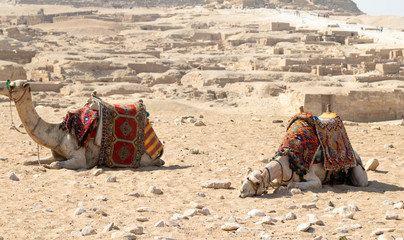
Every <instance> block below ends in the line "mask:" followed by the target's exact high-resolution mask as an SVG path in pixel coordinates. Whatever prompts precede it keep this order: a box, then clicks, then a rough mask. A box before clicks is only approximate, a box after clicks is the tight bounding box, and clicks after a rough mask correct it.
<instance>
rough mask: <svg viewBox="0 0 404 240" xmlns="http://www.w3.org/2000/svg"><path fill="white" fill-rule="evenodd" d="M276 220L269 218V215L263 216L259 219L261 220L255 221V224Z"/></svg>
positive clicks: (269, 222)
mask: <svg viewBox="0 0 404 240" xmlns="http://www.w3.org/2000/svg"><path fill="white" fill-rule="evenodd" d="M276 221H277V220H275V219H273V218H271V217H270V216H265V217H263V218H262V219H261V221H259V222H256V223H255V224H271V223H273V222H276Z"/></svg>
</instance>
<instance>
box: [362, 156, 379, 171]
mask: <svg viewBox="0 0 404 240" xmlns="http://www.w3.org/2000/svg"><path fill="white" fill-rule="evenodd" d="M378 166H379V160H377V159H376V158H371V159H369V160H368V161H367V162H366V164H365V170H366V171H375V170H376V168H377V167H378Z"/></svg>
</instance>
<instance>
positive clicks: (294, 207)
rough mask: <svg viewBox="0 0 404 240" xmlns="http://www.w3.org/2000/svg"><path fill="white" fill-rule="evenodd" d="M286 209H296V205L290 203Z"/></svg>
mask: <svg viewBox="0 0 404 240" xmlns="http://www.w3.org/2000/svg"><path fill="white" fill-rule="evenodd" d="M288 209H297V206H296V205H290V206H289V207H288Z"/></svg>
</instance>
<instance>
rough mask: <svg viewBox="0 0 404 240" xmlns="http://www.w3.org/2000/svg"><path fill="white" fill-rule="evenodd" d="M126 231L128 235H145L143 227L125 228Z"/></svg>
mask: <svg viewBox="0 0 404 240" xmlns="http://www.w3.org/2000/svg"><path fill="white" fill-rule="evenodd" d="M125 231H126V232H128V233H133V234H136V235H141V234H143V227H142V226H135V227H127V228H125Z"/></svg>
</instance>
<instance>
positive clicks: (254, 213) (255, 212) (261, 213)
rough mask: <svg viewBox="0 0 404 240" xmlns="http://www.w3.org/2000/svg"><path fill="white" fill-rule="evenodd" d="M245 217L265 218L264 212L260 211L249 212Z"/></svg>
mask: <svg viewBox="0 0 404 240" xmlns="http://www.w3.org/2000/svg"><path fill="white" fill-rule="evenodd" d="M247 215H248V216H250V217H263V216H265V213H264V211H262V210H259V209H253V210H250V211H249V212H248V213H247Z"/></svg>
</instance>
